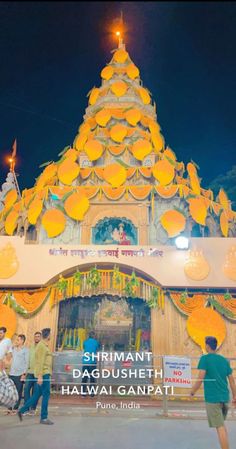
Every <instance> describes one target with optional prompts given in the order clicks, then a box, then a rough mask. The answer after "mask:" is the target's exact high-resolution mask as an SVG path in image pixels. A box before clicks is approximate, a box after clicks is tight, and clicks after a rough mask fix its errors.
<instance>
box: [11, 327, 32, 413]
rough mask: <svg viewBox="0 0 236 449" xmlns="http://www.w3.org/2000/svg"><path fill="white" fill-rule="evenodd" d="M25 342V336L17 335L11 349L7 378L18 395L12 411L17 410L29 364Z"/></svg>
mask: <svg viewBox="0 0 236 449" xmlns="http://www.w3.org/2000/svg"><path fill="white" fill-rule="evenodd" d="M25 340H26V338H25V335H23V334H20V335H18V337H17V339H16V342H15V345H14V346H13V348H12V364H11V369H10V375H9V377H10V379H12V380H13V382H14V384H15V386H16V389H17V391H18V395H19V399H18V401H17V403H16V404H15V405H14V409H13V410H17V409H18V408H19V405H20V401H21V397H22V391H23V386H24V381H25V377H26V372H27V368H28V364H29V349H28V348H26V347H25V346H24V344H25ZM13 410H12V408H10V409H9V412H13ZM10 414H14V413H10Z"/></svg>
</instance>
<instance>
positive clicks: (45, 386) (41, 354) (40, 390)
mask: <svg viewBox="0 0 236 449" xmlns="http://www.w3.org/2000/svg"><path fill="white" fill-rule="evenodd" d="M50 337H51V329H49V328H45V329H43V330H42V340H41V341H40V342H39V343H38V345H37V348H36V350H35V366H34V376H35V378H36V383H35V389H34V393H33V396H32V397H31V398H30V399H29V400H28V401H27V402H26V403H25V404H24V405H23V407H21V408H20V409H19V410H18V417H19V420H20V421H22V419H23V417H22V415H23V413H25V412H26V411H27V410H28V409H30V408H32V407H35V404H36V403H37V402H38V400H39V398H40V397H41V396H42V403H41V419H40V424H46V425H52V424H54V423H53V422H52V421H51V420H50V419H48V402H49V398H50V383H51V375H52V353H51V351H50V349H49V347H48V345H49V341H50Z"/></svg>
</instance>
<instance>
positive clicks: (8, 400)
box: [0, 327, 19, 407]
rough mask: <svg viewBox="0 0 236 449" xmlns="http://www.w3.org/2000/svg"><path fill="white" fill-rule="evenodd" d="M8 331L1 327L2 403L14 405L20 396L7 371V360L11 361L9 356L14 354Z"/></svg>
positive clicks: (0, 368) (0, 383)
mask: <svg viewBox="0 0 236 449" xmlns="http://www.w3.org/2000/svg"><path fill="white" fill-rule="evenodd" d="M6 332H7V329H6V328H5V327H0V404H3V405H5V406H6V407H13V406H14V405H15V403H16V402H17V401H18V399H19V396H18V392H17V389H16V387H15V385H14V382H13V381H12V380H11V379H9V377H8V376H7V374H6V372H5V360H6V359H7V362H9V358H10V357H9V356H11V354H12V348H11V340H10V338H6Z"/></svg>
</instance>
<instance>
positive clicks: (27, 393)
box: [24, 332, 41, 415]
mask: <svg viewBox="0 0 236 449" xmlns="http://www.w3.org/2000/svg"><path fill="white" fill-rule="evenodd" d="M40 340H41V332H35V334H34V343H33V344H32V345H31V346H30V349H29V366H28V369H27V375H26V379H25V387H24V403H25V404H26V402H27V401H28V400H29V399H30V398H31V396H32V395H33V393H34V387H35V383H36V378H35V377H34V365H35V351H36V348H37V345H38V343H39V342H40ZM36 408H37V402H36V403H35V404H34V406H33V407H32V408H31V409H30V410H29V411H26V412H25V415H26V414H27V415H35V413H36Z"/></svg>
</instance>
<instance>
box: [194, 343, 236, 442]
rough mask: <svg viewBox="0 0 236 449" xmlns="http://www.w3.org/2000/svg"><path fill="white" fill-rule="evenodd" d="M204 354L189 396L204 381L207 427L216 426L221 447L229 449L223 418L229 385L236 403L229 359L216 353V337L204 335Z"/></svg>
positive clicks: (235, 386)
mask: <svg viewBox="0 0 236 449" xmlns="http://www.w3.org/2000/svg"><path fill="white" fill-rule="evenodd" d="M205 345H206V352H207V354H206V355H202V357H201V358H200V361H199V363H198V370H199V374H198V379H197V381H196V382H195V384H194V385H193V387H192V390H191V392H190V395H191V396H194V395H195V393H196V392H197V391H198V389H199V388H200V386H201V384H202V382H204V397H205V403H206V411H207V418H208V423H209V427H213V428H216V430H217V434H218V439H219V443H220V447H221V449H229V440H228V433H227V429H226V427H225V420H226V417H227V413H228V408H229V387H228V381H229V385H230V388H231V391H232V397H233V398H232V402H233V403H234V404H236V385H235V381H234V378H233V374H232V373H233V370H232V368H231V367H230V363H229V361H228V360H227V359H226V358H225V357H223V356H222V355H220V354H216V350H217V345H218V342H217V339H216V338H215V337H213V336H209V337H206V339H205Z"/></svg>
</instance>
